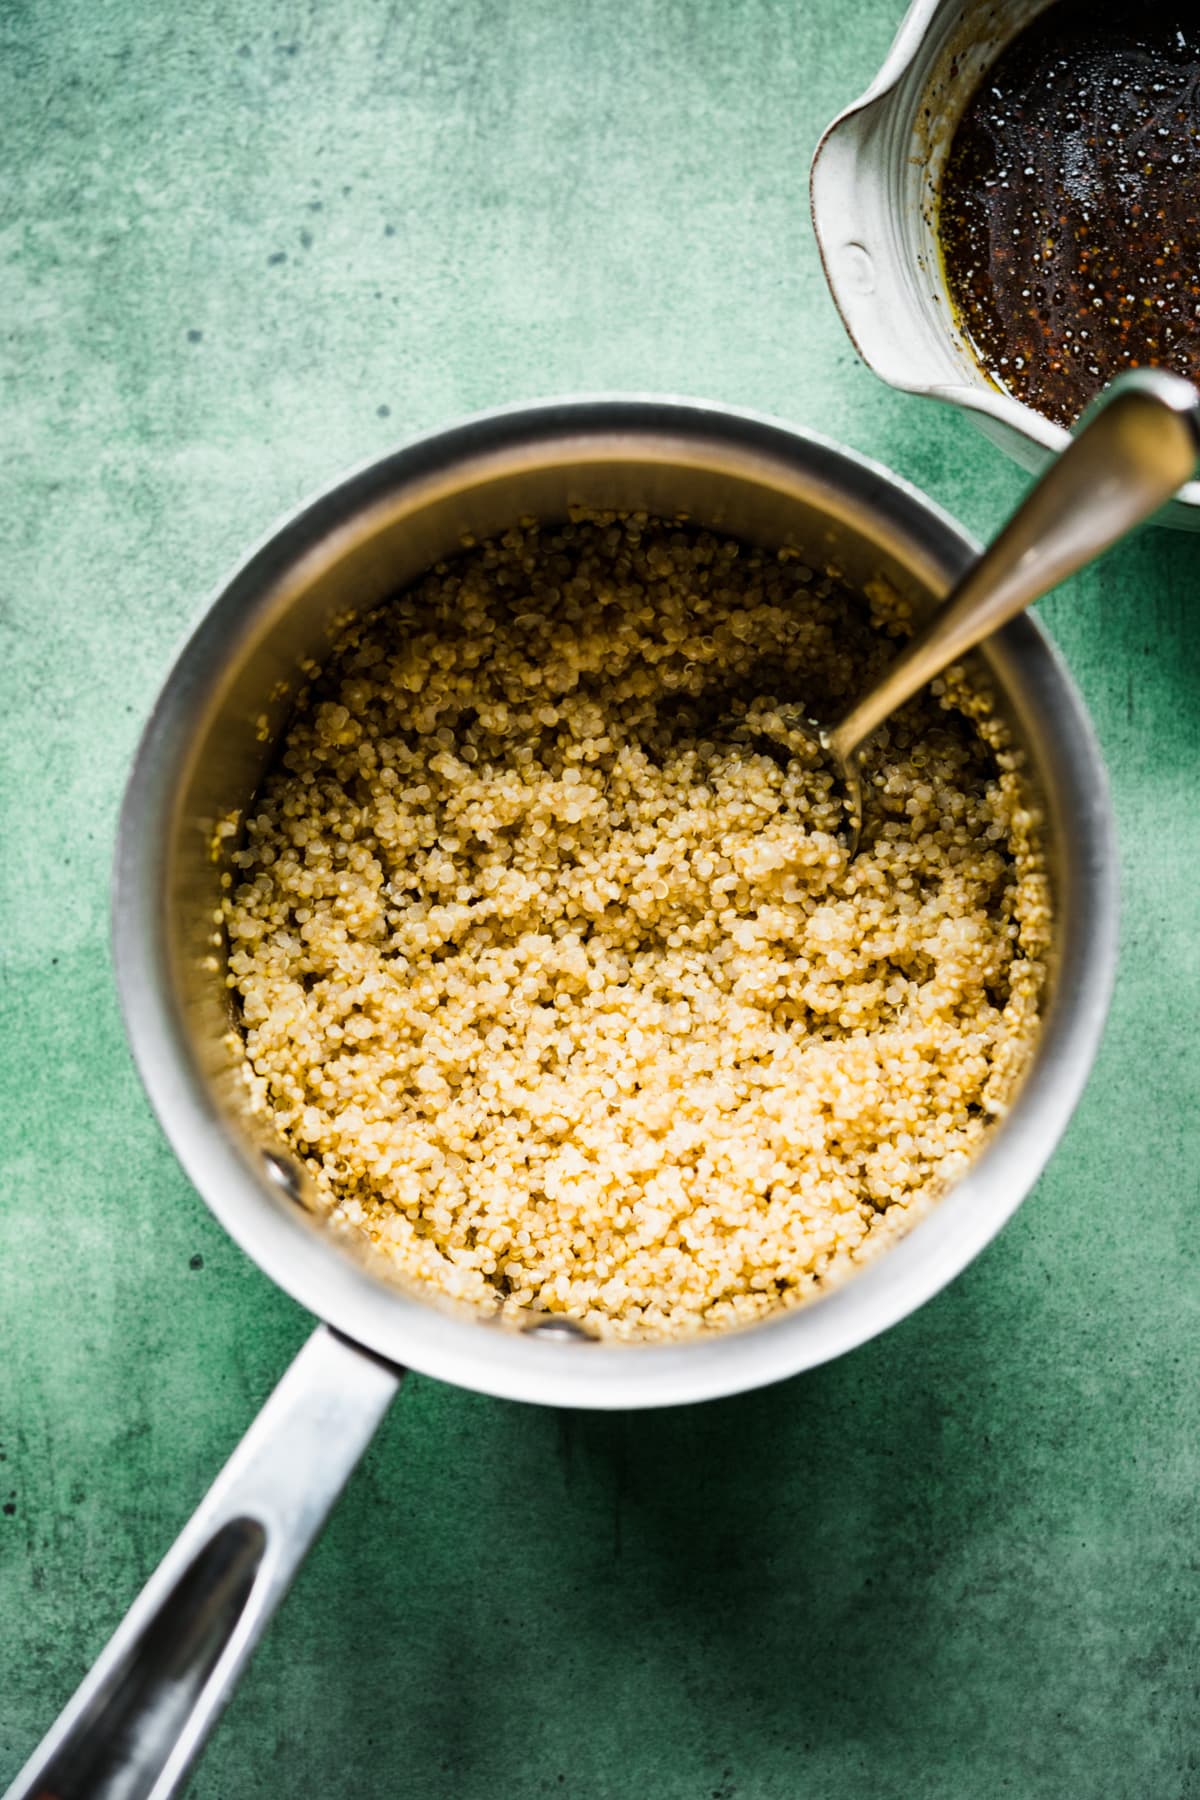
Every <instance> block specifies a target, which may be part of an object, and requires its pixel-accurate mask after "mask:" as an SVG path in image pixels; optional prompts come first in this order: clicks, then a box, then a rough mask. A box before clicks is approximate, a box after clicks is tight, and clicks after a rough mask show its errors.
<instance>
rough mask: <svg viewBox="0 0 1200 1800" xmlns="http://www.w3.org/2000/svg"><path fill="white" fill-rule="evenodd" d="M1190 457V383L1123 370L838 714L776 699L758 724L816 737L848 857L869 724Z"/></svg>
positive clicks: (1128, 523) (1147, 508)
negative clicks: (832, 716) (782, 704)
mask: <svg viewBox="0 0 1200 1800" xmlns="http://www.w3.org/2000/svg"><path fill="white" fill-rule="evenodd" d="M1197 457H1200V395H1198V394H1197V392H1196V390H1195V388H1194V387H1193V386H1192V385H1191V383H1190V382H1187V381H1184V380H1183V379H1182V378H1181V377H1180V376H1178V375H1169V374H1167V373H1166V372H1165V371H1164V370H1159V369H1137V370H1133V371H1131V372H1130V373H1128V374H1126V375H1122V376H1120V377H1119V378H1118V379H1117V380H1116V381H1114V382H1113V384H1112V386H1111V387H1110V388H1108V390H1107V391H1106V392H1105V394H1104V395H1103V396H1102V397H1101V399H1100V400H1099V401H1098V402H1097V403H1096V405H1095V406H1094V407H1093V408H1091V409H1090V411H1089V412H1088V413H1087V415H1086V416H1085V419H1084V422H1083V424H1082V426H1081V427H1080V428H1079V431H1078V433H1077V435H1076V436H1075V438H1074V439H1073V441H1072V442H1071V443H1070V444H1069V445H1068V446H1067V448H1066V449H1065V450H1064V451H1063V453H1062V455H1061V456H1060V457H1058V458H1057V459H1056V460H1055V461H1054V462H1053V463H1051V465H1050V467H1049V468H1048V469H1047V470H1046V473H1045V474H1044V475H1043V476H1042V478H1041V480H1040V481H1037V482H1035V483H1034V485H1033V487H1032V488H1031V489H1030V490H1029V492H1028V493H1027V494H1026V496H1025V498H1024V499H1023V500H1022V502H1021V504H1020V506H1018V508H1017V510H1016V512H1015V513H1014V514H1013V516H1012V518H1011V519H1010V520H1009V521H1008V524H1007V525H1005V526H1004V528H1003V530H1002V531H1001V532H1000V535H999V536H998V537H997V538H996V539H995V540H994V541H993V543H991V544H990V545H989V546H988V548H987V549H986V550H985V551H984V552H983V554H982V555H981V556H980V557H979V559H978V561H977V562H974V563H972V565H971V567H970V568H969V569H968V570H967V572H966V574H965V575H963V577H962V578H961V580H960V581H959V582H958V583H957V585H956V586H955V587H954V588H952V589H951V591H950V593H949V594H948V595H947V596H946V598H945V600H944V601H943V602H942V604H941V605H940V606H939V607H938V608H937V610H936V611H935V612H934V614H933V616H932V618H931V619H930V620H929V623H928V624H927V625H926V626H925V628H924V629H923V630H922V631H919V632H918V633H917V635H916V637H914V638H913V639H912V641H911V642H910V643H908V644H906V645H905V647H904V649H903V650H902V651H901V652H900V654H899V656H897V658H896V660H895V661H894V662H893V663H891V664H890V665H889V666H888V668H886V669H885V670H884V672H883V674H882V675H881V676H880V677H879V679H878V681H877V682H876V683H875V685H874V686H873V687H871V688H868V689H867V692H866V693H865V694H864V695H863V696H862V697H861V699H859V700H857V701H856V702H855V704H854V705H853V706H852V707H851V709H850V711H849V712H848V713H847V714H846V715H845V717H844V718H843V719H841V720H840V721H839V722H838V723H837V724H836V725H822V724H821V723H820V721H818V720H815V719H810V718H806V717H805V716H804V715H803V714H801V713H800V712H791V711H776V712H775V713H774V715H773V717H772V718H771V720H770V722H769V723H766V724H758V725H757V730H758V732H759V733H760V734H761V735H767V736H770V737H771V738H773V739H776V740H777V741H778V742H781V743H783V744H785V745H787V742H788V738H789V737H790V736H792V735H793V734H798V735H801V736H803V737H806V738H807V739H808V740H809V741H810V742H811V740H812V738H813V737H814V736H815V737H816V739H817V740H818V742H819V744H820V746H821V749H822V750H823V751H824V752H825V755H826V758H827V760H828V761H829V762H830V763H831V764H832V765H833V768H834V770H835V772H836V774H837V776H838V777H839V779H840V781H841V783H842V785H843V788H844V791H845V794H846V798H847V813H848V817H849V826H850V855H851V857H853V856H854V855H855V853H856V852H857V850H858V839H859V832H860V831H861V828H862V816H863V795H862V769H861V764H860V760H859V752H860V751H861V749H862V746H863V744H864V743H865V742H866V740H867V739H868V738H869V737H870V736H871V734H872V732H874V731H876V730H878V728H879V726H880V725H882V724H883V723H884V721H885V719H888V718H890V717H891V715H892V714H893V713H894V712H895V711H896V709H897V707H900V706H903V704H904V702H905V701H906V700H911V698H912V696H913V695H914V694H915V693H916V692H917V691H918V689H920V688H922V687H924V685H925V683H926V682H927V681H932V680H933V678H934V676H935V675H940V674H941V672H942V670H943V669H945V668H947V667H948V666H949V665H950V664H951V663H953V662H957V661H958V659H959V658H960V657H961V656H965V655H966V653H967V651H968V650H971V649H973V648H974V647H975V645H976V644H978V643H980V642H981V641H982V639H983V638H985V637H988V636H990V634H991V633H992V632H993V631H996V630H998V629H999V627H1000V626H1001V625H1004V624H1006V623H1007V622H1008V620H1009V619H1012V618H1015V617H1016V615H1017V614H1018V613H1019V612H1023V611H1024V610H1025V608H1026V607H1027V606H1029V605H1030V604H1031V603H1032V602H1033V601H1034V600H1039V599H1041V597H1042V595H1043V594H1046V593H1048V592H1049V591H1050V589H1051V588H1053V587H1056V586H1057V585H1058V583H1059V582H1060V581H1065V580H1066V579H1067V577H1068V575H1073V574H1074V573H1075V571H1076V570H1077V569H1081V568H1083V567H1084V565H1085V564H1086V563H1090V562H1092V561H1093V560H1094V559H1095V558H1096V557H1097V556H1099V555H1100V554H1101V553H1102V552H1103V551H1105V550H1107V549H1108V548H1109V546H1110V545H1111V544H1115V543H1116V541H1117V539H1118V538H1121V537H1124V535H1125V533H1126V532H1127V531H1132V530H1133V528H1134V526H1136V525H1141V524H1142V523H1143V522H1144V521H1145V520H1146V519H1149V518H1150V517H1151V516H1152V515H1153V514H1154V513H1156V512H1157V511H1158V509H1159V507H1160V506H1164V505H1165V504H1166V502H1167V501H1168V500H1169V499H1170V498H1171V497H1172V495H1173V494H1175V493H1176V492H1178V490H1179V489H1180V488H1181V487H1182V486H1183V484H1184V482H1185V481H1189V480H1190V479H1191V477H1192V475H1193V473H1194V472H1195V468H1196V461H1197ZM791 747H792V748H794V747H795V746H794V744H793V745H792V746H791Z"/></svg>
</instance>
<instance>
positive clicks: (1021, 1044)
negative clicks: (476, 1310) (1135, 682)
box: [225, 514, 1050, 1337]
mask: <svg viewBox="0 0 1200 1800" xmlns="http://www.w3.org/2000/svg"><path fill="white" fill-rule="evenodd" d="M870 611H871V614H872V616H868V606H867V603H865V602H862V601H859V602H855V601H853V600H851V599H849V598H848V597H847V595H846V593H845V591H844V589H843V588H842V586H841V585H840V583H839V582H838V580H837V579H836V577H835V576H833V575H831V574H826V573H814V571H813V570H812V569H810V568H808V567H806V566H805V565H804V564H803V562H802V561H800V560H799V558H798V557H797V556H795V555H794V554H793V553H790V552H786V551H785V552H780V553H778V554H776V553H771V552H766V551H760V550H754V549H749V548H747V547H746V546H744V545H742V544H739V543H737V542H734V541H732V540H730V539H726V538H722V537H719V536H715V535H713V534H711V533H709V532H706V531H700V530H696V529H693V528H691V527H689V526H687V525H686V524H685V523H683V522H682V521H662V520H657V519H648V518H646V517H645V516H643V515H635V516H631V517H624V516H616V515H610V514H604V515H588V516H586V517H580V518H576V519H573V520H572V521H571V522H569V523H566V524H555V525H543V526H539V525H538V524H537V523H535V522H533V521H523V522H522V523H521V524H520V525H519V526H518V527H515V528H514V529H512V530H510V531H508V532H506V533H505V534H504V535H503V536H502V537H500V538H497V539H496V540H494V541H491V542H488V543H483V544H479V545H473V546H470V547H469V548H468V549H467V550H466V552H465V553H464V554H463V555H462V557H461V558H459V559H458V560H456V561H454V562H450V563H446V564H439V565H438V567H437V568H435V569H434V570H433V571H432V572H431V573H430V574H429V575H428V576H427V577H426V578H425V579H424V580H422V581H421V582H419V583H418V584H417V585H416V586H415V587H414V588H412V589H411V591H409V592H407V593H404V594H401V595H400V596H399V597H398V598H397V599H395V600H394V601H392V602H390V603H389V604H388V605H387V606H385V607H384V608H383V609H382V610H380V611H379V612H377V613H375V614H373V615H372V616H370V617H368V618H365V619H363V620H361V621H360V622H359V623H357V624H354V625H352V626H351V627H350V628H349V629H348V630H346V631H345V633H344V635H343V636H342V638H341V639H340V641H339V643H338V644H337V645H336V647H335V649H334V651H333V653H332V656H331V660H330V662H329V664H328V666H327V667H326V669H325V670H324V672H323V673H322V674H321V675H320V676H319V677H318V678H317V679H316V680H315V681H314V683H313V685H312V686H311V688H310V689H309V691H308V692H307V693H306V694H304V695H302V696H301V699H300V702H299V704H298V707H297V710H296V714H295V717H294V719H293V721H292V723H291V726H290V728H289V730H288V732H287V735H286V740H285V743H284V747H283V750H282V755H281V757H280V760H279V762H278V764H277V766H276V768H275V771H274V773H273V774H272V775H271V776H270V777H269V779H268V780H267V782H266V784H265V786H264V788H263V791H262V793H261V795H260V796H259V798H258V800H257V801H256V803H255V807H254V809H252V816H251V817H249V818H248V819H247V821H246V828H245V835H244V839H243V844H242V848H240V849H239V850H237V851H236V852H235V854H234V857H233V862H234V865H235V871H236V872H235V875H234V878H233V884H232V885H231V886H230V887H229V888H228V897H227V904H226V908H225V912H226V923H227V927H228V935H229V946H230V954H229V976H228V979H229V983H230V985H231V987H232V988H233V989H234V991H235V995H236V1000H237V1003H238V1005H239V1009H240V1021H241V1029H242V1032H243V1034H244V1045H245V1058H246V1073H247V1078H248V1080H249V1082H250V1086H251V1090H252V1093H253V1096H254V1102H255V1104H256V1105H257V1106H258V1107H259V1108H260V1109H262V1110H263V1111H264V1112H265V1113H267V1114H268V1115H269V1116H270V1117H271V1118H272V1119H273V1122H274V1124H275V1126H276V1127H277V1129H278V1131H279V1132H280V1133H281V1134H282V1136H283V1138H284V1139H285V1140H287V1141H288V1142H289V1143H290V1144H291V1145H292V1146H293V1147H294V1149H295V1151H296V1152H297V1154H298V1155H299V1156H300V1157H302V1158H303V1159H304V1161H305V1162H306V1164H307V1166H308V1168H309V1169H310V1170H311V1172H312V1174H313V1176H314V1178H315V1182H316V1186H317V1189H318V1191H319V1193H320V1194H321V1196H322V1197H323V1200H324V1203H325V1204H326V1206H327V1207H328V1209H329V1211H330V1213H331V1215H332V1216H333V1217H334V1218H335V1219H336V1220H338V1221H340V1222H341V1223H343V1224H348V1225H349V1226H351V1227H353V1228H355V1229H358V1230H361V1231H362V1232H363V1233H365V1234H366V1235H367V1236H368V1237H369V1238H370V1239H371V1240H372V1242H373V1243H375V1244H376V1245H377V1246H378V1247H379V1249H380V1251H381V1252H382V1253H384V1254H385V1255H386V1256H387V1257H388V1258H390V1259H391V1260H392V1262H393V1263H394V1265H395V1268H396V1270H397V1271H398V1272H400V1273H401V1274H402V1275H403V1276H405V1277H408V1278H412V1279H415V1280H416V1281H417V1282H423V1283H432V1284H433V1285H434V1286H435V1287H437V1288H438V1289H441V1290H443V1291H444V1292H445V1293H447V1294H450V1295H453V1296H457V1297H459V1298H462V1299H466V1300H469V1301H474V1302H476V1303H478V1304H479V1305H480V1306H483V1307H486V1308H490V1309H502V1310H503V1311H504V1312H506V1313H512V1312H516V1311H517V1310H518V1309H527V1308H531V1309H534V1310H535V1311H541V1312H551V1313H563V1314H567V1315H569V1316H571V1317H572V1318H575V1319H578V1320H579V1321H581V1322H582V1323H583V1324H584V1325H585V1326H588V1327H590V1328H591V1329H593V1330H598V1331H600V1332H602V1333H604V1334H608V1335H616V1336H625V1337H628V1336H646V1335H651V1336H661V1335H664V1334H669V1333H679V1332H683V1331H687V1330H690V1329H694V1328H697V1327H710V1328H711V1327H719V1326H727V1325H734V1324H739V1323H745V1322H747V1321H750V1320H753V1319H755V1318H758V1317H760V1316H761V1315H762V1314H764V1313H766V1312H768V1311H770V1310H772V1309H774V1308H778V1307H781V1306H791V1305H796V1304H797V1303H799V1302H802V1301H804V1300H807V1299H809V1298H811V1297H812V1296H814V1295H816V1294H818V1293H819V1292H821V1291H822V1289H823V1288H825V1287H827V1286H828V1285H829V1284H831V1283H832V1282H834V1281H837V1280H840V1279H842V1278H843V1277H844V1276H845V1275H847V1274H848V1273H850V1272H852V1271H853V1269H854V1268H855V1267H856V1266H857V1265H859V1264H861V1263H862V1262H863V1261H864V1260H865V1259H866V1258H867V1257H868V1256H870V1255H871V1254H873V1253H874V1252H875V1251H876V1250H878V1249H879V1248H880V1247H881V1246H882V1245H883V1244H885V1243H886V1242H887V1241H889V1239H891V1238H892V1237H893V1236H894V1235H895V1233H896V1232H897V1230H902V1229H905V1228H906V1227H907V1226H908V1225H909V1224H911V1223H912V1222H913V1220H914V1219H915V1218H917V1217H918V1216H919V1215H920V1214H921V1213H922V1212H923V1211H924V1210H925V1209H926V1208H927V1207H928V1206H929V1204H930V1203H931V1202H932V1201H933V1200H935V1199H936V1198H937V1196H938V1195H939V1194H940V1193H942V1191H943V1190H944V1189H945V1187H946V1186H947V1184H948V1183H949V1182H951V1181H952V1180H953V1179H954V1178H955V1177H956V1176H958V1175H959V1174H961V1172H962V1171H963V1170H964V1169H965V1168H966V1166H967V1164H968V1162H969V1161H970V1160H971V1158H972V1157H973V1156H974V1155H975V1153H976V1152H977V1151H978V1149H979V1147H980V1145H981V1143H982V1142H983V1140H984V1138H985V1136H986V1134H987V1132H988V1130H989V1128H990V1126H991V1124H992V1122H993V1121H994V1120H995V1119H996V1117H997V1116H998V1115H999V1114H1001V1113H1002V1112H1003V1111H1004V1109H1005V1106H1006V1104H1007V1102H1008V1100H1009V1098H1010V1096H1011V1094H1012V1091H1013V1088H1014V1085H1015V1083H1016V1081H1017V1080H1018V1079H1019V1076H1020V1073H1021V1070H1022V1067H1023V1065H1024V1063H1025V1061H1026V1058H1027V1056H1028V1054H1029V1050H1030V1046H1031V1042H1032V1040H1033V1037H1034V1035H1035V1033H1036V1030H1037V1025H1038V1007H1039V999H1040V996H1041V993H1042V988H1043V984H1044V975H1045V959H1046V953H1047V948H1048V935H1049V925H1050V915H1049V906H1048V889H1047V882H1046V877H1045V872H1044V865H1043V854H1042V845H1041V839H1040V821H1039V819H1038V816H1037V814H1036V812H1035V810H1034V809H1033V807H1032V805H1031V803H1030V801H1029V798H1028V796H1027V795H1026V793H1025V790H1024V786H1023V781H1022V776H1021V773H1020V758H1019V755H1018V754H1017V753H1016V752H1015V751H1014V750H1013V749H1012V748H1010V747H1009V745H1008V744H1007V740H1006V738H1005V734H1004V731H1003V729H1002V727H1001V725H1000V724H999V722H998V721H997V720H996V719H995V718H993V717H992V716H991V714H990V711H989V708H988V705H987V702H986V699H985V698H984V697H983V696H982V695H980V694H979V693H977V692H975V691H974V690H972V689H971V688H970V687H969V686H968V684H967V683H966V681H965V679H963V678H962V677H961V676H959V677H957V678H956V679H955V680H954V681H952V682H947V683H937V684H935V687H934V690H933V692H932V693H931V694H928V695H924V696H922V697H920V698H919V699H918V700H917V701H915V702H914V703H912V704H910V705H909V706H907V707H906V708H905V709H904V710H903V712H901V713H900V714H899V715H897V717H896V718H895V719H894V720H893V721H892V722H891V724H890V725H889V726H888V727H887V728H886V729H885V730H884V731H882V732H881V733H880V734H879V735H878V737H877V739H876V741H875V742H874V743H873V745H872V746H871V748H870V750H869V752H868V754H867V757H866V791H867V803H866V816H865V823H864V830H863V836H862V844H861V848H860V850H859V853H858V855H857V857H856V858H855V860H854V861H853V862H850V861H849V860H848V856H847V850H846V845H845V842H844V825H845V816H844V810H843V802H842V797H841V795H840V794H839V791H838V789H837V787H836V785H835V783H834V782H833V780H832V777H831V774H830V771H829V769H828V768H827V767H826V766H825V765H824V763H823V761H822V759H821V757H820V755H819V753H818V752H817V751H816V750H815V748H814V749H811V750H810V749H807V748H806V747H805V746H804V745H803V744H802V745H801V746H800V750H799V753H797V754H795V755H792V754H790V753H789V752H788V751H786V750H781V749H780V748H779V747H778V746H777V745H773V744H772V743H771V742H770V741H769V740H768V739H766V738H765V737H763V736H761V735H760V734H759V733H758V732H757V731H756V730H754V729H751V730H750V731H747V730H746V729H745V728H744V727H739V720H740V719H741V718H742V716H743V715H744V714H745V713H746V710H747V708H749V709H750V711H751V719H752V722H753V721H754V720H755V719H757V718H759V717H760V716H763V715H765V714H768V713H769V711H770V709H771V707H772V706H773V705H776V704H789V705H794V704H795V703H796V702H797V701H800V702H801V703H803V704H804V705H806V706H807V707H808V708H809V709H811V710H813V711H816V712H819V713H821V714H824V715H825V716H830V717H832V716H835V715H836V713H837V711H838V709H839V707H840V706H841V705H843V704H844V703H845V702H847V701H848V700H849V699H850V698H851V697H852V696H853V695H854V694H855V693H856V692H857V691H858V690H859V689H860V688H861V686H862V684H863V683H864V681H865V680H866V679H867V678H868V676H869V675H870V673H871V671H872V670H873V669H875V668H877V667H879V666H880V665H881V663H883V662H884V661H886V660H887V659H888V658H889V657H890V656H892V655H893V654H894V653H895V645H894V642H889V641H888V634H889V633H890V634H891V635H892V636H893V637H894V636H895V635H896V634H897V633H899V632H901V631H902V630H903V629H904V628H905V625H904V618H903V612H904V609H903V607H901V606H900V605H899V604H898V602H897V600H896V597H895V596H894V595H893V594H891V593H890V592H889V590H888V589H887V588H886V587H884V586H883V585H882V584H880V585H879V587H878V588H877V590H876V591H875V593H874V601H873V604H872V606H871V609H870Z"/></svg>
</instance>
